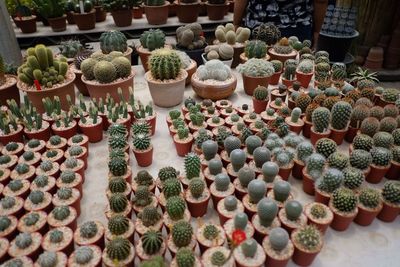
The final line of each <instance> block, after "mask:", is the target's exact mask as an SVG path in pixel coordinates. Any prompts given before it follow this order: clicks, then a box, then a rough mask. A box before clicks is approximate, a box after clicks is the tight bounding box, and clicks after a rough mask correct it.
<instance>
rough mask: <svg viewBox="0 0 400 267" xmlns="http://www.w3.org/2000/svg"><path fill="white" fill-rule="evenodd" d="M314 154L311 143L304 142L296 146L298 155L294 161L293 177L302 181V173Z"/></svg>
mask: <svg viewBox="0 0 400 267" xmlns="http://www.w3.org/2000/svg"><path fill="white" fill-rule="evenodd" d="M313 152H314V147H313V145H312V144H311V143H310V142H309V141H303V142H301V143H299V144H298V145H297V146H296V154H295V157H294V159H293V163H294V165H293V169H292V175H293V177H294V178H296V179H302V173H303V170H304V167H305V165H306V160H307V159H308V158H309V156H311V155H312V154H313Z"/></svg>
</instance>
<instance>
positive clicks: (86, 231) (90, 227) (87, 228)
mask: <svg viewBox="0 0 400 267" xmlns="http://www.w3.org/2000/svg"><path fill="white" fill-rule="evenodd" d="M97 232H98V227H97V224H96V223H95V222H94V221H87V222H84V223H83V224H82V225H81V226H80V227H79V233H80V234H81V237H83V238H88V239H89V238H92V237H94V236H95V235H96V234H97Z"/></svg>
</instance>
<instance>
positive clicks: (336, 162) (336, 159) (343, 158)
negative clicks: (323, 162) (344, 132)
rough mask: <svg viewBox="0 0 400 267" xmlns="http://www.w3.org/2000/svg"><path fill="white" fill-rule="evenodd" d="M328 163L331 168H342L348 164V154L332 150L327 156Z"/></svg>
mask: <svg viewBox="0 0 400 267" xmlns="http://www.w3.org/2000/svg"><path fill="white" fill-rule="evenodd" d="M328 165H329V167H331V168H336V169H339V170H343V169H344V168H346V167H347V166H348V165H349V156H347V155H346V154H344V153H342V152H338V151H336V152H333V153H332V154H331V155H330V156H329V157H328Z"/></svg>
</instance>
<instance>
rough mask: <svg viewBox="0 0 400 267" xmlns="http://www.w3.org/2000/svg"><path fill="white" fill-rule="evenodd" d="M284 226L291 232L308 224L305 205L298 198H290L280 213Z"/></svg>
mask: <svg viewBox="0 0 400 267" xmlns="http://www.w3.org/2000/svg"><path fill="white" fill-rule="evenodd" d="M278 217H279V220H280V221H281V223H282V227H283V228H284V229H285V230H286V231H287V232H288V233H289V234H291V233H292V232H293V231H294V230H296V229H298V228H301V227H303V226H305V225H307V217H306V215H305V214H304V213H303V206H302V205H301V204H300V202H298V201H297V200H289V201H287V202H286V203H285V207H284V208H283V209H281V210H280V211H279V213H278Z"/></svg>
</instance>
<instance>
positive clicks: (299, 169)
mask: <svg viewBox="0 0 400 267" xmlns="http://www.w3.org/2000/svg"><path fill="white" fill-rule="evenodd" d="M303 169H304V163H303V162H301V161H300V160H298V159H294V160H293V169H292V176H293V177H294V178H296V179H299V180H301V179H302V177H303V176H302V175H303V174H302V173H303Z"/></svg>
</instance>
